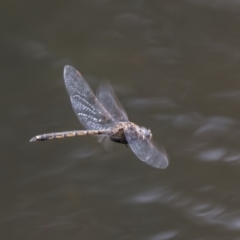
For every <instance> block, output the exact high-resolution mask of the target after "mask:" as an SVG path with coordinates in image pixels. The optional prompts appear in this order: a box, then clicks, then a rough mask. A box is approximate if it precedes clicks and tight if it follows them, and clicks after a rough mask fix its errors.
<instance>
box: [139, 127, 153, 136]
mask: <svg viewBox="0 0 240 240" xmlns="http://www.w3.org/2000/svg"><path fill="white" fill-rule="evenodd" d="M141 132H142V133H143V135H144V137H145V138H146V139H151V138H152V132H151V130H150V129H146V128H145V127H141Z"/></svg>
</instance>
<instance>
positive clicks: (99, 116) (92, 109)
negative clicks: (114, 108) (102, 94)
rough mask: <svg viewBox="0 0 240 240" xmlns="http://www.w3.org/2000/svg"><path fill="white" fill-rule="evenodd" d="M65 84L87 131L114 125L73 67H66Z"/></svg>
mask: <svg viewBox="0 0 240 240" xmlns="http://www.w3.org/2000/svg"><path fill="white" fill-rule="evenodd" d="M64 82H65V85H66V88H67V91H68V94H69V96H70V100H71V103H72V107H73V110H74V112H75V113H76V115H77V117H78V119H79V121H80V122H81V124H82V125H83V126H84V127H85V128H86V129H92V130H101V129H106V128H108V127H109V126H111V125H112V124H113V123H114V119H113V117H112V116H111V115H110V114H109V112H108V111H107V110H106V109H105V108H104V106H103V105H102V104H101V103H100V102H99V101H98V99H97V98H96V96H95V95H94V93H93V91H92V90H91V88H90V87H89V85H88V84H87V82H86V80H85V79H84V78H83V76H82V75H81V74H80V73H79V72H78V71H77V70H76V69H75V68H73V67H71V66H65V67H64Z"/></svg>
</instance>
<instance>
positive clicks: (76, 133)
mask: <svg viewBox="0 0 240 240" xmlns="http://www.w3.org/2000/svg"><path fill="white" fill-rule="evenodd" d="M103 134H106V135H107V134H109V131H107V130H89V131H84V130H76V131H68V132H56V133H45V134H41V135H37V136H35V137H33V138H31V139H30V142H35V141H46V140H52V139H60V138H67V137H76V136H86V135H103Z"/></svg>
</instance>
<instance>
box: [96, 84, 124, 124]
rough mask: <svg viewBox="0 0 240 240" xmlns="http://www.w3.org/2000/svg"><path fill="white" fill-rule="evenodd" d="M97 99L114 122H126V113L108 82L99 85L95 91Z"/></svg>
mask: <svg viewBox="0 0 240 240" xmlns="http://www.w3.org/2000/svg"><path fill="white" fill-rule="evenodd" d="M97 98H98V100H99V101H100V102H101V103H102V105H103V106H104V107H105V108H106V109H107V110H108V111H109V113H110V114H111V115H112V117H113V118H114V119H115V120H116V121H118V122H125V121H128V116H127V113H126V112H125V110H124V108H123V106H122V104H121V103H120V102H119V100H118V99H117V97H116V95H115V93H114V91H113V89H112V87H111V85H110V84H109V83H108V82H105V83H103V84H101V85H100V87H99V88H98V91H97Z"/></svg>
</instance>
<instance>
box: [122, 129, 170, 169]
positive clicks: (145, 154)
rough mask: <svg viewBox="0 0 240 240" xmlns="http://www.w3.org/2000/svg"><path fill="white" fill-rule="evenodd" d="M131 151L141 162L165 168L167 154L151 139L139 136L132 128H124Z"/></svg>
mask: <svg viewBox="0 0 240 240" xmlns="http://www.w3.org/2000/svg"><path fill="white" fill-rule="evenodd" d="M124 133H125V135H126V139H127V141H128V144H129V146H130V148H131V149H132V151H133V152H134V153H135V154H136V156H137V157H138V158H139V159H140V160H142V161H143V162H145V163H147V164H149V165H151V166H152V167H156V168H166V167H167V166H168V164H169V162H168V157H167V154H166V153H165V151H164V150H159V149H158V148H157V147H156V146H155V145H154V144H153V143H152V141H151V140H149V139H146V138H143V137H141V135H139V133H137V132H136V131H135V130H134V129H131V128H128V129H126V130H124Z"/></svg>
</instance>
